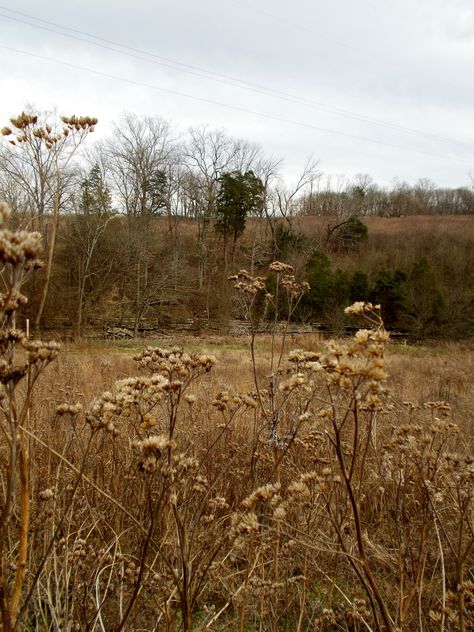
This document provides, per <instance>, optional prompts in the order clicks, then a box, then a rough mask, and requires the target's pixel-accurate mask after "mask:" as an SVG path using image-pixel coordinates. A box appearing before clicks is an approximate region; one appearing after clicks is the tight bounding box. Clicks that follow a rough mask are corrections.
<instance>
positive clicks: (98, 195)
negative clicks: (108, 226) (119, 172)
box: [81, 164, 112, 216]
mask: <svg viewBox="0 0 474 632" xmlns="http://www.w3.org/2000/svg"><path fill="white" fill-rule="evenodd" d="M81 190H82V196H81V209H82V212H83V213H84V215H100V216H101V215H107V214H108V213H110V212H111V211H112V197H111V195H110V191H109V189H108V187H107V185H106V184H105V182H104V179H103V177H102V172H101V170H100V167H99V165H98V164H95V165H94V166H93V167H92V169H91V170H90V171H89V174H88V176H87V178H86V179H85V180H84V181H83V182H82V185H81Z"/></svg>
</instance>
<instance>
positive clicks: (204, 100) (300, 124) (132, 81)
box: [0, 44, 472, 164]
mask: <svg viewBox="0 0 474 632" xmlns="http://www.w3.org/2000/svg"><path fill="white" fill-rule="evenodd" d="M0 48H3V49H4V50H8V51H11V52H13V53H17V54H21V55H27V56H29V57H34V58H36V59H40V60H43V61H48V62H52V63H55V64H59V65H61V66H66V67H68V68H73V69H75V70H81V71H84V72H89V73H91V74H94V75H96V76H99V77H106V78H108V79H113V80H115V81H121V82H124V83H128V84H131V85H135V86H139V87H142V88H149V89H151V90H158V91H160V92H166V93H168V94H173V95H175V96H180V97H185V98H187V99H192V100H194V101H198V102H201V103H211V104H212V105H217V106H219V107H223V108H226V109H230V110H235V111H238V112H243V113H245V114H251V115H253V116H258V117H261V118H265V119H268V120H273V121H278V122H280V123H289V124H291V125H297V126H298V127H303V128H306V129H311V130H316V131H318V132H325V133H328V134H335V135H337V136H344V137H346V138H352V139H355V140H361V141H364V142H368V143H374V144H376V145H382V146H385V147H391V148H392V149H401V150H403V151H412V152H416V153H419V154H424V155H426V156H431V157H434V158H438V159H441V160H450V161H452V160H455V161H457V162H462V163H468V164H472V163H471V161H468V160H464V159H463V158H459V157H447V156H440V155H439V154H434V153H432V152H427V151H423V150H421V149H415V148H412V147H404V146H403V145H396V144H393V143H386V142H384V141H381V140H375V139H373V138H366V137H364V136H358V135H356V134H350V133H348V132H342V131H340V130H333V129H328V128H325V127H318V126H316V125H311V124H309V123H304V122H302V121H295V120H292V119H287V118H284V117H280V116H275V115H273V114H266V113H263V112H258V111H255V110H250V109H247V108H243V107H240V106H237V105H230V104H228V103H223V102H221V101H215V100H213V99H207V98H205V97H198V96H195V95H191V94H187V93H185V92H180V91H178V90H171V89H170V88H163V87H161V86H156V85H153V84H150V83H145V82H142V81H137V80H135V79H127V78H125V77H121V76H119V75H112V74H110V73H106V72H102V71H100V70H94V69H92V68H88V67H86V66H80V65H78V64H72V63H70V62H65V61H62V60H59V59H54V58H53V57H47V56H45V55H39V54H37V53H31V52H29V51H24V50H19V49H17V48H13V47H11V46H4V45H3V44H0Z"/></svg>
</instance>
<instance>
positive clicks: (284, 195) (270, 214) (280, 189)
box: [265, 158, 321, 258]
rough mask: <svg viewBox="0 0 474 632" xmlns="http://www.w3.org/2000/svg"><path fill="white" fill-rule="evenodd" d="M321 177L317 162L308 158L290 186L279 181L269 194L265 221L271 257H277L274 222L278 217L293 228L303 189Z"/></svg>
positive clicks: (275, 222)
mask: <svg viewBox="0 0 474 632" xmlns="http://www.w3.org/2000/svg"><path fill="white" fill-rule="evenodd" d="M320 177H321V172H320V170H319V162H318V161H316V160H314V159H313V158H309V159H308V160H307V161H306V164H305V165H304V167H303V170H302V172H301V174H300V175H299V176H298V179H297V181H296V183H295V184H294V185H293V186H292V187H288V186H286V185H285V184H284V183H283V182H282V181H279V182H278V183H277V184H276V186H275V187H274V188H273V190H272V192H271V195H270V196H269V204H267V206H266V207H265V208H266V217H267V222H268V224H269V226H270V230H271V234H272V241H273V258H276V257H277V252H276V251H277V243H276V232H275V228H276V224H277V222H278V219H279V218H283V219H284V220H285V222H286V223H287V224H288V228H289V230H290V231H291V230H293V218H294V217H295V215H297V214H298V213H299V210H300V206H301V198H302V196H303V194H304V193H305V191H307V190H308V189H310V190H311V189H312V187H313V186H314V184H315V182H317V181H318V179H319V178H320Z"/></svg>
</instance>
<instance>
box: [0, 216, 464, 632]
mask: <svg viewBox="0 0 474 632" xmlns="http://www.w3.org/2000/svg"><path fill="white" fill-rule="evenodd" d="M0 212H1V217H2V222H4V221H5V220H6V217H7V209H6V208H5V207H4V206H1V207H0ZM39 251H40V245H39V238H38V236H37V235H35V234H32V233H15V232H9V231H8V230H7V229H6V228H4V227H3V225H2V231H1V232H0V257H1V259H2V265H3V280H4V288H3V293H2V295H1V297H0V314H1V339H0V344H1V349H2V359H1V365H0V384H1V397H0V412H1V429H2V443H1V446H0V458H1V465H2V469H1V488H0V494H1V496H0V501H1V512H2V513H1V523H0V614H1V618H2V624H3V629H4V630H6V631H7V630H8V631H9V630H34V629H36V630H64V631H66V630H71V631H72V630H91V631H92V630H94V631H95V630H104V631H105V630H114V631H116V632H118V631H120V630H150V631H151V630H156V631H158V630H169V631H171V630H186V631H189V630H239V631H244V630H272V631H276V630H298V631H303V630H321V631H323V630H327V631H329V630H347V631H355V630H357V631H359V630H387V631H391V632H395V631H399V630H404V631H407V632H408V631H412V630H424V631H431V630H433V631H434V630H445V631H454V630H462V631H466V630H469V629H473V625H474V610H473V607H474V583H473V579H474V578H473V577H472V567H473V543H474V533H473V522H472V520H473V516H472V495H473V482H474V462H473V459H472V457H471V456H470V453H469V444H468V437H466V436H464V435H463V431H462V428H460V426H458V425H457V423H456V420H455V419H454V418H453V412H452V409H451V406H450V405H449V404H448V403H446V402H442V401H433V402H428V403H427V404H426V405H425V406H419V405H416V404H414V403H410V402H398V401H396V400H395V399H394V398H393V397H392V396H391V395H390V391H389V388H388V386H389V383H388V375H387V371H386V367H385V359H384V353H385V348H386V344H387V342H388V340H389V335H388V333H387V332H386V331H385V329H384V327H383V323H382V321H381V318H380V309H379V306H378V305H370V304H368V303H363V302H360V303H355V304H354V305H353V306H351V307H350V308H348V310H347V311H348V313H350V314H352V315H353V316H354V317H355V318H356V319H358V322H360V323H362V324H363V325H364V326H365V328H363V329H360V330H359V331H358V333H357V334H356V335H355V336H354V338H353V339H351V340H347V341H345V342H343V343H341V342H329V343H328V344H327V345H326V347H325V348H324V349H314V350H310V351H308V350H302V349H295V350H292V351H290V352H289V354H287V353H286V351H285V334H284V332H283V333H281V334H279V333H278V332H277V331H276V330H275V331H274V335H273V339H272V343H271V350H270V359H269V361H268V366H266V367H265V370H262V366H261V363H260V364H259V363H258V362H257V361H258V360H259V359H258V354H257V348H256V344H255V335H254V331H255V328H256V326H257V325H258V321H259V319H260V318H263V317H264V316H265V314H268V313H273V312H275V313H277V312H278V310H279V307H280V306H281V305H284V306H285V310H286V314H287V317H288V321H289V320H290V319H291V315H292V313H293V311H294V309H295V307H296V305H297V304H298V302H299V300H300V299H301V297H302V296H303V294H304V292H306V291H307V289H308V288H307V286H306V285H305V284H300V283H298V281H297V280H296V278H295V276H294V271H293V270H292V269H291V267H290V266H288V265H287V264H282V263H279V262H274V263H273V264H271V266H270V272H271V274H272V275H273V277H272V278H273V280H274V290H273V291H272V292H271V293H270V292H268V291H267V287H268V284H267V280H266V279H263V278H260V277H257V278H254V277H252V276H251V275H250V274H249V273H248V272H246V271H241V272H239V273H238V274H237V275H236V276H235V277H234V278H233V279H232V280H233V282H234V284H235V287H236V289H237V296H238V300H239V301H241V308H242V309H243V310H244V312H245V314H246V316H247V319H248V321H249V324H250V329H251V340H250V353H251V357H252V360H253V387H252V388H251V389H250V390H248V389H246V390H245V391H243V392H240V391H238V390H235V391H233V390H232V389H231V388H230V387H226V388H222V384H219V381H218V380H217V379H216V376H215V374H216V371H217V370H218V369H217V368H216V359H215V358H214V357H213V356H211V355H209V354H200V353H191V352H189V353H188V352H185V351H184V350H183V349H182V348H180V347H172V348H169V349H162V348H152V347H149V348H146V349H145V350H144V351H143V352H142V353H140V354H138V355H137V356H136V357H135V361H136V363H137V365H138V369H137V370H138V371H139V373H140V375H139V377H130V378H126V379H121V380H119V381H117V382H116V383H115V384H114V385H113V387H112V388H109V389H108V390H106V391H104V392H103V393H102V394H100V395H98V396H97V397H96V399H94V400H93V401H92V402H91V403H90V404H88V405H83V403H82V402H81V403H74V402H72V401H61V394H60V393H56V394H55V393H52V394H51V397H52V398H53V399H54V400H55V401H56V404H57V405H56V412H55V415H54V416H53V418H52V419H50V418H47V417H46V416H44V415H40V411H41V410H42V408H41V405H42V402H36V405H33V406H32V395H33V388H34V385H35V381H36V380H37V378H38V376H39V374H40V373H41V372H42V371H43V369H44V368H45V366H46V365H47V364H48V363H49V362H50V361H51V360H53V359H54V357H55V355H56V354H57V351H58V350H57V345H54V344H52V343H40V342H38V341H28V340H27V339H26V338H25V336H24V334H23V333H22V332H20V331H19V330H18V329H17V328H16V315H17V311H18V309H19V308H20V307H21V305H22V304H23V303H24V302H25V300H26V299H25V298H24V297H23V296H22V294H21V284H22V281H23V279H24V275H25V274H29V273H30V271H31V270H32V269H33V268H34V267H35V266H36V265H38V257H39V254H40V252H39ZM275 329H276V328H275ZM278 336H280V337H281V340H280V341H277V337H278Z"/></svg>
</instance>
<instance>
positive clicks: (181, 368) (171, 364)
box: [134, 347, 217, 383]
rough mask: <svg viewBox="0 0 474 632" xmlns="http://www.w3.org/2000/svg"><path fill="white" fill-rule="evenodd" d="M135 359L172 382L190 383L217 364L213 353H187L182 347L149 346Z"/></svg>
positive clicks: (150, 370)
mask: <svg viewBox="0 0 474 632" xmlns="http://www.w3.org/2000/svg"><path fill="white" fill-rule="evenodd" d="M134 360H135V361H136V362H137V363H138V366H139V367H140V368H142V369H146V370H148V371H149V372H151V373H157V374H159V375H162V376H164V377H166V378H167V379H168V380H170V382H172V381H174V380H183V381H185V382H186V383H189V382H190V381H191V380H194V379H196V378H197V377H199V376H200V375H201V374H202V373H208V372H209V371H210V370H211V369H212V367H213V366H214V365H215V364H216V362H217V360H216V358H215V357H214V356H213V355H207V354H204V353H186V352H185V351H184V350H183V349H182V348H181V347H173V348H172V349H162V348H160V347H147V348H146V349H145V350H144V351H143V352H142V353H140V354H138V355H136V356H135V357H134Z"/></svg>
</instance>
